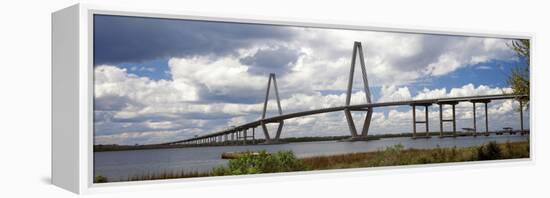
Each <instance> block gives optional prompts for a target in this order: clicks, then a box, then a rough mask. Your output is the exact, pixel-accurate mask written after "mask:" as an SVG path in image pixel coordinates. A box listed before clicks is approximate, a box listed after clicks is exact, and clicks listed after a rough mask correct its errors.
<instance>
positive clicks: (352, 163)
mask: <svg viewBox="0 0 550 198" xmlns="http://www.w3.org/2000/svg"><path fill="white" fill-rule="evenodd" d="M529 146H530V145H529V140H527V141H517V142H506V143H496V142H490V143H487V144H484V145H481V146H471V147H451V148H441V147H438V148H431V149H414V148H410V149H404V147H403V146H402V145H401V144H397V145H393V146H389V147H386V149H383V150H378V151H371V152H356V153H346V154H335V155H324V156H314V157H303V158H297V157H295V156H294V154H293V153H292V152H288V151H287V152H286V153H284V152H283V154H284V156H283V157H282V158H284V159H285V160H286V161H284V163H282V164H279V166H281V167H288V164H285V163H291V164H293V166H292V167H294V166H296V167H295V168H293V169H290V170H287V169H277V168H275V169H269V170H263V169H261V167H260V168H258V167H255V166H256V165H257V164H261V163H264V164H266V162H265V161H264V160H266V159H270V160H273V159H272V158H271V157H269V158H268V157H265V156H263V157H262V156H261V155H259V156H258V155H254V156H252V155H250V156H244V157H243V159H242V160H239V159H232V160H230V164H231V163H233V165H228V166H220V167H216V168H213V169H212V170H211V171H209V172H208V171H206V172H186V171H168V172H163V173H157V174H151V173H147V174H142V175H134V176H129V177H128V179H127V180H121V181H116V182H125V181H143V180H158V179H177V178H192V177H212V176H224V175H243V174H257V173H277V172H293V171H312V170H330V169H347V168H368V167H381V166H384V167H387V166H398V165H414V164H440V163H451V162H468V161H484V160H499V159H518V158H529V156H530V147H529ZM261 152H265V151H261ZM280 153H281V152H278V153H274V154H275V155H280ZM289 153H290V154H289ZM270 155H271V154H270ZM251 159H252V160H251ZM288 159H292V160H290V161H289V160H288ZM250 161H255V163H253V164H246V163H248V162H250ZM243 162H244V164H243ZM277 163H278V162H277V161H275V162H271V161H268V163H267V164H268V165H269V164H277ZM235 164H238V166H240V167H239V169H238V171H235V170H232V169H234V167H235ZM296 164H301V165H300V166H298V165H296ZM247 171H250V172H247ZM108 180H109V179H108V178H106V177H104V176H96V177H95V180H94V182H95V183H103V182H109V181H108ZM113 182H115V181H113Z"/></svg>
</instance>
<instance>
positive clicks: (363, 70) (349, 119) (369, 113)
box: [344, 41, 373, 139]
mask: <svg viewBox="0 0 550 198" xmlns="http://www.w3.org/2000/svg"><path fill="white" fill-rule="evenodd" d="M358 53H359V63H360V67H361V74H362V78H363V89H364V92H365V98H366V101H367V104H371V103H372V101H371V96H370V89H369V82H368V78H367V70H366V67H365V58H364V56H363V47H362V46H361V42H357V41H356V42H355V43H354V44H353V54H352V56H351V67H350V72H349V78H348V89H347V94H346V107H349V106H350V103H351V94H352V89H353V74H354V72H355V63H356V60H357V54H358ZM351 111H352V110H351V109H350V108H345V109H344V115H345V116H346V121H347V122H348V127H349V130H350V133H351V138H352V139H361V138H366V137H367V135H368V133H369V126H370V122H371V119H372V113H373V108H372V107H367V108H365V109H361V110H360V111H367V114H366V115H365V120H364V123H363V129H362V130H361V134H360V135H359V134H358V133H357V128H355V123H354V121H353V117H352V114H351Z"/></svg>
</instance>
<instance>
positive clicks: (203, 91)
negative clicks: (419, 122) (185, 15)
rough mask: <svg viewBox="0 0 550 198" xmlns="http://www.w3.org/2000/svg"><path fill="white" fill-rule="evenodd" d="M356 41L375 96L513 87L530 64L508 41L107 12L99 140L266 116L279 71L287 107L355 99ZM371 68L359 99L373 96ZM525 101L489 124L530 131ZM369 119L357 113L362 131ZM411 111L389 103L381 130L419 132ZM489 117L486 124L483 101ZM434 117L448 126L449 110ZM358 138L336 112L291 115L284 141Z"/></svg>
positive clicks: (102, 26)
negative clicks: (517, 71)
mask: <svg viewBox="0 0 550 198" xmlns="http://www.w3.org/2000/svg"><path fill="white" fill-rule="evenodd" d="M354 41H360V42H362V44H363V48H364V53H365V57H366V67H367V72H368V78H369V83H370V86H371V92H372V98H373V101H374V102H383V101H396V100H410V99H425V98H439V97H456V96H473V95H487V94H501V93H503V92H509V91H510V88H509V86H508V85H507V84H506V76H507V75H508V74H509V73H510V70H511V68H513V67H515V66H517V65H519V64H520V61H519V60H518V57H517V56H516V55H515V54H514V53H513V52H512V51H511V50H510V49H509V48H508V47H507V46H506V43H508V42H510V41H511V40H506V39H496V38H479V37H461V36H446V35H427V34H405V33H391V32H373V31H352V30H337V29H320V28H307V27H288V26H269V25H256V24H238V23H219V22H202V21H187V20H169V19H153V18H137V17H121V16H106V15H99V16H98V15H96V16H95V18H94V73H95V74H94V86H95V88H94V97H95V100H94V114H95V115H94V127H95V135H94V137H95V138H94V139H95V144H149V143H160V142H167V141H175V140H181V139H186V138H190V137H193V136H195V135H203V134H206V133H211V132H214V131H217V130H220V129H224V128H226V127H229V126H232V125H240V124H244V123H246V122H250V121H254V120H257V119H258V118H259V117H260V116H261V110H262V105H263V100H264V98H263V97H264V95H265V89H266V86H267V80H268V76H269V73H275V74H276V75H277V83H278V86H279V92H280V96H281V105H282V108H283V113H291V112H298V111H303V110H310V109H318V108H324V107H333V106H341V105H344V103H345V90H346V86H347V80H348V74H349V68H350V63H351V55H352V47H353V42H354ZM357 69H358V68H357ZM360 73H361V72H359V70H356V72H355V74H356V75H355V82H354V93H353V97H352V104H359V103H364V102H365V97H364V93H363V92H362V87H361V86H362V82H361V78H360ZM272 95H273V94H272ZM274 105H275V101H274V100H272V101H271V102H270V106H268V108H269V109H270V112H269V113H268V116H272V115H275V114H276V106H274ZM517 106H519V105H518V104H517V103H516V102H512V101H493V102H492V103H490V105H489V115H490V116H489V125H490V126H489V129H490V130H496V129H501V128H502V127H513V128H519V121H518V117H519V113H518V112H516V111H514V110H515V109H517V108H518V107H517ZM419 112H420V111H419ZM418 114H420V115H423V114H421V113H418ZM527 114H528V113H526V115H527ZM420 115H419V119H420ZM363 116H364V115H363V113H361V112H357V113H355V114H354V118H355V119H356V120H357V121H356V125H358V126H357V127H358V128H359V127H362V126H361V125H362V122H360V120H362V119H363ZM411 116H412V112H411V108H410V107H388V108H377V109H375V113H374V115H373V119H372V124H371V130H370V134H383V133H402V132H410V131H411V130H412V118H411ZM444 116H450V109H447V110H445V111H444ZM477 116H478V119H479V121H478V123H480V124H479V125H478V129H480V130H484V126H482V125H483V124H481V123H483V109H482V108H478V113H477ZM430 117H431V118H430V121H431V126H430V130H433V131H437V130H439V125H438V119H439V112H438V107H436V106H434V107H432V108H431V109H430ZM528 121H529V119H528V118H526V126H528V124H527V123H528ZM457 122H458V123H457V124H458V126H457V127H458V128H459V129H460V128H462V127H472V112H471V104H469V103H461V104H460V105H459V106H458V108H457ZM275 127H276V126H270V128H275ZM432 127H433V128H432ZM450 127H451V126H450V125H446V128H447V129H448V130H450V129H451V128H450ZM419 130H423V129H422V127H421V126H419ZM271 131H275V130H274V129H272V130H271ZM257 134H258V136H259V137H260V138H261V137H262V135H261V133H257ZM348 134H349V130H348V128H347V124H346V122H345V117H344V113H343V112H335V113H328V114H321V115H314V116H309V117H302V118H295V119H291V120H287V121H285V127H284V129H283V134H282V137H300V136H329V135H348Z"/></svg>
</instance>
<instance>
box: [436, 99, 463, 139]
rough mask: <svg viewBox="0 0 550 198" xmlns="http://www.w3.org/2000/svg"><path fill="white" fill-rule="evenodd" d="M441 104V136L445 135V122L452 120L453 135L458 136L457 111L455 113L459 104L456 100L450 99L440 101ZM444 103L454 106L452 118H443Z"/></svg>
mask: <svg viewBox="0 0 550 198" xmlns="http://www.w3.org/2000/svg"><path fill="white" fill-rule="evenodd" d="M437 104H438V105H439V131H440V132H439V137H444V136H443V124H444V122H452V124H453V137H456V113H455V109H456V108H455V106H456V105H457V104H458V102H456V101H448V102H438V103H437ZM444 105H451V106H452V118H451V119H443V106H444Z"/></svg>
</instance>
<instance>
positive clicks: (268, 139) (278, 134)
mask: <svg viewBox="0 0 550 198" xmlns="http://www.w3.org/2000/svg"><path fill="white" fill-rule="evenodd" d="M284 124H285V122H284V121H282V120H281V121H279V126H278V127H277V132H276V133H275V137H274V138H271V137H270V135H269V131H268V129H267V126H266V124H265V123H263V122H262V124H261V125H262V129H263V131H264V136H265V142H264V143H265V144H275V143H279V139H280V137H281V132H282V130H283V126H284Z"/></svg>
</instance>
